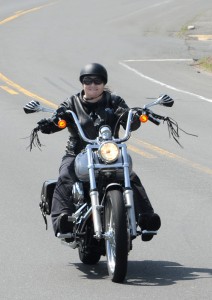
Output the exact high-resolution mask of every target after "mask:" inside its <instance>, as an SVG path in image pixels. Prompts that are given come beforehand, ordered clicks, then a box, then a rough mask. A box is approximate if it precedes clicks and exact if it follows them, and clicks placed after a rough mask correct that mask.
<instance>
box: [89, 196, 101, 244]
mask: <svg viewBox="0 0 212 300" xmlns="http://www.w3.org/2000/svg"><path fill="white" fill-rule="evenodd" d="M90 198H91V204H92V214H93V225H94V232H95V238H96V239H101V237H102V223H101V217H100V211H101V209H102V207H101V206H100V205H99V193H98V191H91V192H90Z"/></svg>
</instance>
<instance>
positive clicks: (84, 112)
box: [38, 63, 161, 241]
mask: <svg viewBox="0 0 212 300" xmlns="http://www.w3.org/2000/svg"><path fill="white" fill-rule="evenodd" d="M79 80H80V82H81V83H82V88H83V89H82V91H81V92H79V93H77V94H75V95H72V96H71V97H69V98H68V99H67V100H65V101H64V102H63V103H61V104H60V106H59V108H58V110H57V111H56V114H55V116H56V115H57V114H58V113H60V112H61V111H62V112H63V113H64V112H65V110H66V109H68V110H72V111H73V112H74V113H75V114H76V115H77V117H78V119H79V122H80V124H81V126H82V129H83V131H84V133H85V135H86V136H87V137H88V138H89V139H95V138H96V137H97V134H98V129H99V128H100V126H102V125H103V124H107V125H109V126H110V127H111V129H112V131H113V130H114V127H115V124H116V121H117V120H118V118H119V117H120V116H121V115H122V114H123V112H125V111H126V110H129V107H128V106H127V104H126V103H125V101H124V100H123V99H122V98H121V97H120V96H117V95H115V94H112V93H111V92H110V91H109V90H108V89H107V88H106V87H105V85H106V83H107V81H108V75H107V70H106V69H105V67H104V66H102V65H100V64H98V63H90V64H87V65H86V66H84V67H83V68H82V69H81V72H80V77H79ZM125 115H126V116H127V113H126V114H125ZM126 119H127V118H126V117H125V118H124V120H123V119H122V121H121V125H122V126H123V127H124V128H125V126H126ZM38 124H39V126H40V128H41V132H42V133H47V134H49V133H53V132H56V131H59V130H60V129H59V128H58V127H57V126H56V125H55V124H56V123H55V120H54V117H52V118H50V119H43V120H41V121H40V122H38ZM69 125H70V126H68V130H69V133H70V137H69V140H68V143H67V146H66V154H65V155H64V156H63V158H62V163H61V166H60V169H59V178H58V181H57V184H56V187H55V190H54V194H53V199H52V208H51V217H52V224H53V229H54V232H55V235H57V233H59V232H60V233H68V232H71V231H72V227H73V224H72V223H70V222H68V216H70V215H72V213H73V212H74V204H73V201H72V195H71V192H72V186H73V184H74V183H75V182H76V181H77V177H76V174H75V171H74V160H75V157H76V155H77V154H78V153H80V152H81V151H82V149H83V148H85V146H86V143H85V142H83V141H82V140H81V138H80V137H79V134H78V132H77V129H76V126H74V122H71V124H70V123H69ZM139 126H140V121H139V119H138V116H136V115H135V116H134V118H133V122H132V124H131V130H136V129H138V128H139ZM118 130H119V127H118V128H117V135H118ZM130 179H131V184H132V188H133V193H134V203H135V211H136V220H137V222H138V225H139V226H140V227H141V229H142V230H145V229H146V230H153V231H156V230H158V229H159V228H160V225H161V222H160V217H159V216H158V215H157V214H156V213H154V210H153V208H152V206H151V203H150V201H149V198H148V196H147V194H146V191H145V189H144V187H143V185H142V184H141V181H140V179H139V178H138V176H137V175H136V174H135V172H132V174H131V176H130ZM152 237H153V235H152V234H149V235H142V240H144V241H149V240H151V239H152Z"/></svg>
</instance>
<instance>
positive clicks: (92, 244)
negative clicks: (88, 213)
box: [78, 223, 101, 265]
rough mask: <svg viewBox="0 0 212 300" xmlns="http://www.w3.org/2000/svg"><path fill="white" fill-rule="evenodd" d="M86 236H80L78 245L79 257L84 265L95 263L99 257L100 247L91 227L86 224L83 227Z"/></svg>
mask: <svg viewBox="0 0 212 300" xmlns="http://www.w3.org/2000/svg"><path fill="white" fill-rule="evenodd" d="M85 231H86V236H85V237H83V238H81V241H80V246H79V248H78V252H79V259H80V260H81V262H82V263H84V264H86V265H95V264H97V263H98V262H99V260H100V258H101V247H100V243H99V241H97V240H96V239H95V238H94V237H93V235H94V233H93V227H92V225H91V224H89V223H88V224H87V225H86V227H85Z"/></svg>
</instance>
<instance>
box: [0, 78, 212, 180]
mask: <svg viewBox="0 0 212 300" xmlns="http://www.w3.org/2000/svg"><path fill="white" fill-rule="evenodd" d="M0 80H2V81H3V82H5V83H6V84H7V85H9V86H11V87H12V88H14V89H16V90H17V91H19V92H20V93H23V94H24V95H26V96H29V97H30V98H33V99H36V100H39V101H41V102H43V103H44V104H47V105H49V106H51V107H53V108H57V105H56V104H54V103H53V102H51V101H50V100H46V99H45V98H42V97H40V96H38V95H36V94H34V93H31V92H29V91H28V90H26V89H24V88H23V87H21V86H20V85H18V84H16V83H15V82H13V81H12V80H10V79H9V78H7V77H6V76H4V75H3V74H2V73H0ZM133 139H134V140H136V142H137V143H138V144H142V146H143V147H145V148H147V149H149V150H151V151H155V152H157V153H158V154H160V155H164V156H166V157H169V158H172V159H176V160H178V161H180V162H182V163H184V164H186V165H188V166H190V167H192V168H194V169H197V170H199V171H201V172H204V173H206V174H209V175H212V169H210V168H208V167H205V166H202V165H200V164H198V163H195V162H192V161H190V160H188V159H185V158H183V157H181V156H179V155H176V154H174V153H171V152H169V151H167V150H164V149H162V148H160V147H158V146H155V145H152V144H149V143H147V142H144V141H141V140H139V139H136V138H133ZM128 148H129V149H130V150H132V151H134V152H135V153H138V154H140V155H142V156H144V157H148V158H155V156H154V155H152V154H150V153H149V154H147V153H146V152H144V151H142V150H140V149H138V148H137V147H134V146H132V145H128Z"/></svg>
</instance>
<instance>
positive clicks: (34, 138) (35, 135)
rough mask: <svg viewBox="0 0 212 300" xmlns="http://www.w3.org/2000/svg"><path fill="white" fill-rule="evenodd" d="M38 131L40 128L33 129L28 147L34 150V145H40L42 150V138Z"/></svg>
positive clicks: (39, 147)
mask: <svg viewBox="0 0 212 300" xmlns="http://www.w3.org/2000/svg"><path fill="white" fill-rule="evenodd" d="M38 131H39V128H38V127H36V128H34V129H33V130H32V132H31V134H30V144H29V146H28V148H29V149H30V151H31V150H32V147H33V146H34V147H38V149H39V150H41V146H43V145H42V144H41V142H40V139H39V137H38Z"/></svg>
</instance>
